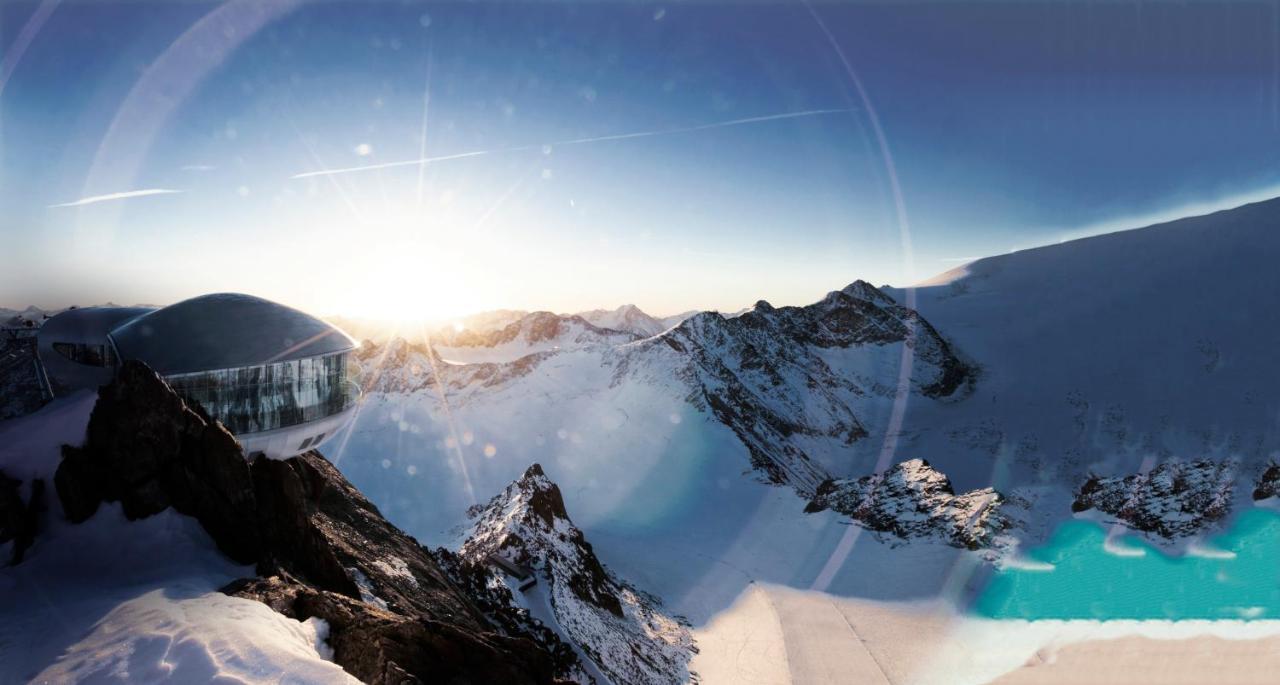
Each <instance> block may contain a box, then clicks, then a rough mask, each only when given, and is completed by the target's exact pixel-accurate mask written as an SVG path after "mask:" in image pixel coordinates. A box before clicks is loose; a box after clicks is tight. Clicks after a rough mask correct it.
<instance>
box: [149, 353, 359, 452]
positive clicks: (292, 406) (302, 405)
mask: <svg viewBox="0 0 1280 685" xmlns="http://www.w3.org/2000/svg"><path fill="white" fill-rule="evenodd" d="M348 356H349V352H340V353H338V354H331V355H326V356H323V357H312V358H309V359H295V360H292V361H286V362H276V363H274V364H264V365H262V366H246V367H242V368H238V369H220V370H217V371H200V372H197V373H184V374H176V375H172V376H166V377H165V380H166V381H168V383H169V385H170V386H171V387H172V388H173V390H174V392H177V393H178V394H179V395H181V396H182V397H183V398H184V399H186V400H187V401H189V402H198V403H199V404H200V405H201V406H203V407H204V410H205V411H206V412H208V413H209V415H210V416H212V417H213V418H215V419H217V420H219V421H221V422H222V425H224V426H226V427H227V429H228V430H230V431H231V432H232V433H235V434H237V435H239V434H245V433H259V432H262V431H269V430H274V429H277V428H287V427H289V426H296V425H298V424H300V423H307V422H308V421H315V420H317V419H322V418H324V417H326V416H332V415H334V414H337V413H340V412H342V411H343V410H345V409H347V408H348V407H350V406H352V405H353V404H354V403H355V402H356V400H357V399H359V397H360V391H359V389H358V386H357V385H356V384H355V382H353V380H352V379H353V376H354V374H355V372H356V371H357V367H356V365H355V364H354V363H352V362H351V361H350V360H349V359H348Z"/></svg>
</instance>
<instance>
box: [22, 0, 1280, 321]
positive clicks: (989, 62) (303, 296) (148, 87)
mask: <svg viewBox="0 0 1280 685" xmlns="http://www.w3.org/2000/svg"><path fill="white" fill-rule="evenodd" d="M0 54H2V55H3V57H2V60H3V61H2V62H0V306H5V307H11V308H14V307H21V306H26V305H28V304H35V305H38V306H42V307H47V308H52V307H61V306H66V305H69V304H81V305H83V304H91V303H101V302H105V301H108V300H110V301H114V302H118V303H153V304H165V303H169V302H174V301H177V300H181V299H183V298H186V297H190V296H194V295H198V294H202V293H207V292H215V291H237V292H248V293H253V294H256V295H260V296H263V297H268V298H271V299H275V300H278V301H281V302H284V303H287V304H290V305H294V306H297V307H300V308H303V309H306V310H308V311H312V312H314V313H317V314H343V315H348V316H366V317H374V318H398V319H405V320H412V319H436V318H441V317H451V316H458V315H462V314H465V313H470V312H475V311H481V310H486V309H495V308H516V309H549V310H553V311H577V310H583V309H590V308H597V307H609V308H612V307H616V306H618V305H621V304H624V303H635V304H637V305H639V306H641V308H643V309H645V310H647V311H651V312H652V313H654V314H659V315H665V314H671V313H675V312H678V311H684V310H688V309H721V310H736V309H739V308H741V307H744V306H747V305H750V304H752V303H754V302H755V301H757V300H760V299H765V300H768V301H770V302H772V303H774V304H804V303H807V302H810V301H813V300H816V299H818V298H819V297H821V296H822V295H823V294H824V293H825V292H827V291H830V290H834V289H838V288H840V287H843V286H844V285H846V284H847V283H849V282H851V281H853V280H855V279H859V278H861V279H865V280H868V281H871V282H873V283H877V284H881V283H888V284H893V285H908V284H910V283H913V282H917V281H920V280H923V279H926V278H928V277H930V276H932V275H935V274H937V273H939V272H942V271H946V270H948V269H950V268H953V267H955V266H958V265H959V264H961V263H963V262H964V261H967V260H970V259H973V258H976V257H981V256H986V255H990V254H999V253H1003V252H1008V251H1011V250H1015V249H1021V248H1025V247H1030V246H1034V245H1041V244H1046V243H1052V242H1057V241H1060V240H1063V239H1066V238H1070V237H1075V236H1080V235H1087V234H1090V233H1096V232H1101V231H1107V230H1116V229H1120V228H1125V227H1136V226H1141V225H1144V224H1149V223H1153V222H1155V221H1158V220H1163V219H1171V218H1175V217H1178V216H1182V215H1186V214H1191V213H1202V212H1204V211H1208V210H1212V209H1215V208H1221V207H1226V206H1232V205H1236V204H1241V203H1243V202H1245V201H1250V200H1256V199H1263V198H1266V197H1271V196H1274V195H1277V194H1280V167H1278V165H1277V163H1276V162H1277V150H1278V145H1277V144H1278V143H1280V7H1277V5H1275V4H1270V3H1265V2H1257V3H1231V2H1208V1H1206V2H1189V3H1185V2H1183V3H1174V2H1133V1H1127V2H1119V1H1116V2H1106V1H1103V2H1097V1H1095V2H1088V3H1084V2H1045V1H1034V2H976V3H968V2H937V3H920V2H896V3H869V2H868V3H864V2H829V1H828V2H821V1H819V2H812V3H810V2H806V1H805V0H789V1H786V2H776V3H772V2H759V1H752V2H743V3H732V2H679V3H636V2H626V1H623V0H612V1H602V2H572V1H560V2H519V3H499V2H486V1H484V0H479V1H474V2H457V3H449V2H430V3H424V2H413V1H406V2H380V3H379V2H374V3H360V4H355V3H341V2H300V1H294V0H268V1H266V2H247V1H246V2H237V1H232V2H227V3H222V4H218V3H196V2H145V1H134V2H124V3H117V2H103V1H80V2H74V1H70V0H68V1H64V2H56V1H45V2H31V3H24V2H13V1H9V0H6V1H5V2H0ZM421 160H427V161H425V162H424V161H421Z"/></svg>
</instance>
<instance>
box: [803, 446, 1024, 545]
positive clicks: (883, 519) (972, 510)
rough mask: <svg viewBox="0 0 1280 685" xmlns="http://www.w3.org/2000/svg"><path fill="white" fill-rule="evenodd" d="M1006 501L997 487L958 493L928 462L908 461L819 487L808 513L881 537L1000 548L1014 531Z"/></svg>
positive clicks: (831, 481) (944, 476) (807, 509)
mask: <svg viewBox="0 0 1280 685" xmlns="http://www.w3.org/2000/svg"><path fill="white" fill-rule="evenodd" d="M1007 503H1008V502H1007V500H1006V498H1005V497H1004V496H1002V495H1001V494H1000V493H998V492H996V491H995V489H993V488H982V489H980V490H974V491H971V492H965V493H961V494H956V492H955V490H954V489H953V488H952V487H951V481H950V480H949V479H948V478H947V477H946V475H944V474H942V473H940V472H939V471H937V470H936V469H934V468H933V467H932V466H930V465H929V462H927V461H925V460H923V459H910V460H907V461H904V462H901V463H899V464H896V465H894V466H892V467H890V468H888V469H886V470H885V471H884V472H882V473H876V474H872V475H869V476H863V477H862V478H857V479H849V480H828V481H826V482H824V483H822V485H820V486H818V492H817V493H816V494H815V495H814V497H813V499H812V500H811V501H810V503H809V505H808V507H806V509H805V511H808V512H816V511H821V510H823V509H831V510H833V511H838V512H840V513H842V514H845V515H847V516H849V517H850V518H852V519H853V520H855V521H857V522H858V523H860V524H861V525H863V526H865V527H866V528H868V529H870V530H872V531H875V532H877V533H887V534H891V535H894V536H896V537H898V538H901V539H903V540H912V539H921V538H923V539H934V540H939V541H942V542H944V543H946V544H948V545H952V546H954V547H963V548H966V549H984V548H993V547H998V546H999V544H1000V536H1001V534H1002V533H1005V532H1006V531H1009V530H1010V529H1011V528H1013V526H1014V520H1013V519H1012V518H1011V517H1010V516H1008V515H1007V514H1006V513H1005V510H1004V509H1005V507H1006V506H1007Z"/></svg>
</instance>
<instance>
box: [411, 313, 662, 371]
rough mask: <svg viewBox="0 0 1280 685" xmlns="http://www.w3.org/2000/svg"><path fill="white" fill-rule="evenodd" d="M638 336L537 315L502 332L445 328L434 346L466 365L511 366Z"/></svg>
mask: <svg viewBox="0 0 1280 685" xmlns="http://www.w3.org/2000/svg"><path fill="white" fill-rule="evenodd" d="M637 337H639V336H637V335H636V334H634V333H629V332H624V331H617V330H612V329H608V328H601V327H599V326H595V325H593V324H591V323H588V322H587V321H586V320H585V319H583V318H582V317H579V316H565V315H561V314H552V313H551V312H533V313H532V314H526V315H524V316H522V317H520V318H519V319H517V320H516V321H514V322H512V323H510V324H508V325H506V326H504V327H502V328H500V329H490V330H484V329H473V328H462V329H461V330H457V329H452V328H445V329H442V331H441V332H439V333H438V334H437V337H435V338H433V339H432V345H433V346H434V347H435V349H436V350H437V351H438V352H439V353H440V354H441V355H443V356H444V357H445V358H447V359H449V360H451V361H456V362H462V363H470V362H509V361H514V360H516V359H519V358H521V357H524V356H527V355H530V354H533V353H535V352H546V351H549V350H557V349H561V348H574V347H583V346H591V345H617V344H620V343H625V342H631V341H632V340H635V339H636V338H637Z"/></svg>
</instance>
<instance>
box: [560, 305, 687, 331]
mask: <svg viewBox="0 0 1280 685" xmlns="http://www.w3.org/2000/svg"><path fill="white" fill-rule="evenodd" d="M577 316H579V317H582V318H583V319H585V320H586V321H588V322H590V323H591V325H593V326H597V327H599V328H608V329H610V330H615V331H624V332H626V333H633V334H635V335H637V336H639V337H642V338H647V337H649V336H651V335H657V334H659V333H661V332H663V331H665V330H667V329H668V328H671V326H674V325H675V324H677V323H680V321H683V320H684V319H683V318H681V319H679V320H677V321H674V322H673V323H671V324H670V325H668V324H667V322H666V320H663V319H657V318H654V317H652V316H649V315H648V314H646V313H644V311H642V310H641V309H640V308H639V307H637V306H635V305H634V304H624V305H622V306H621V307H618V308H617V309H592V310H591V311H587V312H579V313H578V314H577Z"/></svg>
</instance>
